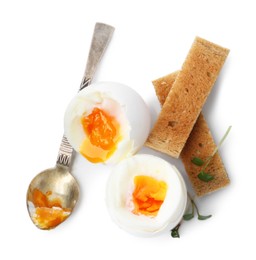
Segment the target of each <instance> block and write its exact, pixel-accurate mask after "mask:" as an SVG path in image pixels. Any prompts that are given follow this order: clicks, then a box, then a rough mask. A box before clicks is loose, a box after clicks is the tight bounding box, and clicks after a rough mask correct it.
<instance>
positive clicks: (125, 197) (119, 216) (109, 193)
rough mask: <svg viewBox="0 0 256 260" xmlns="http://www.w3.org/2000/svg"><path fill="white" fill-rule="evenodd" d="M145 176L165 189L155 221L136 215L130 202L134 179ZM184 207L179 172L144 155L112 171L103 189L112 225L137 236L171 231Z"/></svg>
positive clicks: (179, 218) (125, 161) (162, 162)
mask: <svg viewBox="0 0 256 260" xmlns="http://www.w3.org/2000/svg"><path fill="white" fill-rule="evenodd" d="M137 175H148V176H151V177H153V178H155V179H157V180H162V181H164V182H165V183H166V184H167V185H168V190H167V193H166V196H165V200H164V202H163V204H162V206H161V207H160V209H159V212H158V214H157V216H156V217H149V216H144V215H135V214H134V213H132V210H131V205H129V203H130V201H131V199H130V198H131V196H132V192H133V189H134V184H133V182H134V177H135V176H137ZM186 203H187V190H186V185H185V182H184V180H183V178H182V176H181V174H180V173H179V172H178V170H177V169H176V168H175V167H174V166H173V165H171V164H169V163H168V162H166V161H165V160H163V159H161V158H159V157H156V156H153V155H147V154H137V155H135V156H132V157H130V158H127V159H125V160H123V161H122V162H120V163H118V164H117V165H115V167H114V168H113V170H112V172H111V174H110V177H109V180H108V183H107V188H106V205H107V208H108V211H109V213H110V215H111V217H112V218H113V220H114V222H116V224H117V225H118V226H120V227H121V228H122V229H124V230H126V231H128V232H130V233H133V234H137V235H154V234H156V233H159V232H160V231H163V230H165V229H166V228H169V230H170V229H172V228H174V227H175V226H176V225H177V224H178V223H179V222H180V220H181V219H182V216H183V214H184V211H185V208H186Z"/></svg>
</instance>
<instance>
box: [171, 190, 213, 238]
mask: <svg viewBox="0 0 256 260" xmlns="http://www.w3.org/2000/svg"><path fill="white" fill-rule="evenodd" d="M188 198H189V200H190V204H191V206H192V211H191V212H189V213H186V214H184V215H183V220H185V221H189V220H191V219H192V218H194V217H195V211H196V214H197V219H198V220H206V219H208V218H210V217H212V215H206V216H205V215H201V214H200V213H199V209H198V207H197V205H196V203H195V201H194V200H193V199H192V198H191V196H190V195H189V193H188ZM181 223H182V221H181V222H180V223H179V224H178V225H177V226H176V227H174V228H173V229H172V230H171V236H172V237H173V238H179V237H180V234H179V228H180V226H181Z"/></svg>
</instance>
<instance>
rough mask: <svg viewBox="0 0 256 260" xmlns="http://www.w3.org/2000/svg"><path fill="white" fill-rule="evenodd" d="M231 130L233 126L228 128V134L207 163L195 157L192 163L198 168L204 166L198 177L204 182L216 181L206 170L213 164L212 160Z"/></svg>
mask: <svg viewBox="0 0 256 260" xmlns="http://www.w3.org/2000/svg"><path fill="white" fill-rule="evenodd" d="M230 130H231V126H229V127H228V129H227V131H226V133H225V134H224V136H223V137H222V138H221V140H220V142H219V143H218V145H217V146H216V148H215V149H214V151H213V153H212V155H211V156H209V157H208V158H207V159H206V161H205V162H204V161H203V160H202V159H201V158H198V157H194V158H192V160H191V162H192V163H193V164H195V165H197V166H203V165H204V167H203V168H202V170H201V171H200V172H199V174H198V175H197V177H198V178H199V179H200V180H202V181H204V182H208V181H211V180H213V179H214V176H213V175H211V174H210V173H207V172H205V170H206V168H207V167H208V165H209V163H210V162H211V160H212V158H213V157H214V155H215V154H216V153H217V152H218V150H219V148H220V147H221V145H222V144H223V142H224V141H225V139H226V137H227V136H228V134H229V132H230Z"/></svg>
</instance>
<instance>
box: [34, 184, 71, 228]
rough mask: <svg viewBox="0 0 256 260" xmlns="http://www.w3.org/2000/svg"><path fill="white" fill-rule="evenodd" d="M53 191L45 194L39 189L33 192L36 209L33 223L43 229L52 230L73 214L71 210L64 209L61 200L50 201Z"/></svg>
mask: <svg viewBox="0 0 256 260" xmlns="http://www.w3.org/2000/svg"><path fill="white" fill-rule="evenodd" d="M51 195H52V192H51V191H48V192H46V193H45V194H44V193H43V192H41V191H40V190H39V189H34V190H33V192H32V203H33V204H34V207H35V214H34V216H33V221H34V222H35V223H36V225H37V226H38V227H39V228H41V229H51V228H54V227H56V226H57V225H59V224H60V223H62V222H63V221H64V220H65V219H66V218H67V217H68V216H69V215H70V213H71V210H70V209H67V208H62V205H61V200H60V199H59V198H54V199H50V198H49V197H50V196H51Z"/></svg>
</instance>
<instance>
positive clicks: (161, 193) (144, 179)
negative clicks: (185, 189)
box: [132, 175, 167, 217]
mask: <svg viewBox="0 0 256 260" xmlns="http://www.w3.org/2000/svg"><path fill="white" fill-rule="evenodd" d="M134 184H135V188H134V191H133V194H132V196H133V204H134V210H133V213H134V214H136V215H140V214H143V215H146V216H153V217H155V216H156V215H157V213H158V211H159V209H160V207H161V205H162V203H163V201H164V199H165V196H166V192H167V184H166V183H165V182H164V181H159V180H156V179H155V178H153V177H150V176H144V175H138V176H135V178H134Z"/></svg>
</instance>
